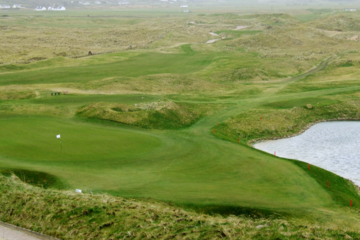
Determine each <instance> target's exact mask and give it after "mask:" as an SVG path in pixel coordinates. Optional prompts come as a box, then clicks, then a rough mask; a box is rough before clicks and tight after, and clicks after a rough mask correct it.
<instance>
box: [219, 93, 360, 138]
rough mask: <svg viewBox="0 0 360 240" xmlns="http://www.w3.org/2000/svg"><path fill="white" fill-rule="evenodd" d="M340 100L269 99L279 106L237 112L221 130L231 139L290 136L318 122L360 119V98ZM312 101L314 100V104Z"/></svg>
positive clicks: (270, 104)
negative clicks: (309, 105)
mask: <svg viewBox="0 0 360 240" xmlns="http://www.w3.org/2000/svg"><path fill="white" fill-rule="evenodd" d="M336 101H337V100H332V99H318V98H309V99H296V100H289V101H281V102H274V103H269V104H266V106H270V107H272V108H278V109H271V108H269V109H256V110H251V111H249V112H247V113H244V114H240V115H237V116H235V117H232V118H231V119H229V120H227V121H225V122H224V123H223V125H222V126H221V128H220V129H219V132H220V133H221V134H223V135H225V136H229V137H231V139H234V140H235V139H237V138H240V139H242V140H243V141H245V142H247V141H249V140H252V139H262V138H280V137H288V136H291V135H293V134H296V133H299V132H300V131H301V130H303V129H304V128H305V127H306V126H308V125H309V124H311V123H315V122H320V121H326V120H334V119H360V114H359V112H360V107H359V106H360V105H359V103H360V102H359V101H352V102H347V103H334V102H336ZM308 104H311V108H309V107H308V106H307V105H308ZM328 104H330V105H328ZM299 105H300V106H299ZM291 106H292V107H291Z"/></svg>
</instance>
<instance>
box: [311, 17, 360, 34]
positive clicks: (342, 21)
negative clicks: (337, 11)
mask: <svg viewBox="0 0 360 240" xmlns="http://www.w3.org/2000/svg"><path fill="white" fill-rule="evenodd" d="M311 25H312V26H314V27H316V28H320V29H323V30H329V31H340V32H345V31H360V22H359V21H358V20H357V19H354V18H352V17H349V16H345V15H337V16H331V17H328V18H323V19H319V20H317V21H314V22H312V23H311Z"/></svg>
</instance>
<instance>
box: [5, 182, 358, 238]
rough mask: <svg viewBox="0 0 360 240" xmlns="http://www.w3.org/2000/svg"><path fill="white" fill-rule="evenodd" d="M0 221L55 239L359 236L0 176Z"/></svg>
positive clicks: (301, 222)
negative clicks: (39, 185) (46, 186)
mask: <svg viewBox="0 0 360 240" xmlns="http://www.w3.org/2000/svg"><path fill="white" fill-rule="evenodd" d="M0 183H1V184H0V193H1V194H0V201H1V202H2V204H1V207H0V219H1V221H5V222H8V223H11V224H14V225H17V226H21V227H25V228H27V229H31V230H33V231H37V232H41V233H44V234H48V235H51V236H53V237H57V238H61V239H122V238H130V239H189V238H191V239H193V238H197V239H198V238H201V239H205V238H207V239H234V238H236V239H265V238H266V239H299V238H331V239H343V238H344V237H346V238H349V237H353V238H356V237H359V236H360V233H358V232H354V231H352V230H349V229H347V228H341V229H338V228H329V227H326V226H319V225H317V224H313V223H311V222H307V221H304V220H297V221H292V220H286V219H272V218H249V217H246V216H229V217H221V216H209V215H206V214H197V213H195V212H192V211H185V210H183V209H181V208H178V207H174V206H172V205H169V204H165V203H160V202H154V201H151V200H148V201H143V200H133V199H124V198H119V197H111V196H107V195H90V194H75V193H73V192H65V191H62V192H59V191H55V190H46V191H44V190H43V189H42V188H37V187H32V186H29V185H26V184H24V183H21V182H20V181H19V180H18V178H17V177H15V176H14V175H13V176H12V177H4V176H0Z"/></svg>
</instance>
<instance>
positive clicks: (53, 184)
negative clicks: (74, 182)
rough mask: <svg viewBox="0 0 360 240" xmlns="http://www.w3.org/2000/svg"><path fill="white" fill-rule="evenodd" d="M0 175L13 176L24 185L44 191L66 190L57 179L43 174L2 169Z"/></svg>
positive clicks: (65, 186) (64, 185)
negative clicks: (50, 189)
mask: <svg viewBox="0 0 360 240" xmlns="http://www.w3.org/2000/svg"><path fill="white" fill-rule="evenodd" d="M0 173H1V174H2V175H4V176H6V177H10V176H12V175H15V176H16V177H18V178H19V179H20V180H21V181H22V182H24V183H27V184H31V185H33V186H37V187H42V188H44V189H48V188H52V189H59V190H63V189H66V188H67V185H66V184H65V183H63V182H62V181H61V180H60V179H59V178H58V177H56V176H54V175H52V174H48V173H44V172H38V171H29V170H23V169H2V170H0Z"/></svg>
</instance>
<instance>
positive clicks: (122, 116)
mask: <svg viewBox="0 0 360 240" xmlns="http://www.w3.org/2000/svg"><path fill="white" fill-rule="evenodd" d="M209 110H211V109H210V108H209V107H208V106H205V107H203V106H201V107H197V106H195V105H192V104H185V103H174V102H171V101H160V102H150V103H140V104H135V105H126V104H116V103H104V102H103V103H93V104H88V105H86V106H84V107H81V108H80V109H78V110H77V113H76V114H77V116H79V117H83V118H84V117H85V118H96V119H103V120H110V121H114V122H119V123H123V124H127V125H134V126H139V127H143V128H154V129H177V128H183V127H187V126H190V125H192V124H194V123H195V122H196V121H198V120H199V119H200V118H201V117H203V116H204V115H206V114H207V113H208V112H209Z"/></svg>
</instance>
